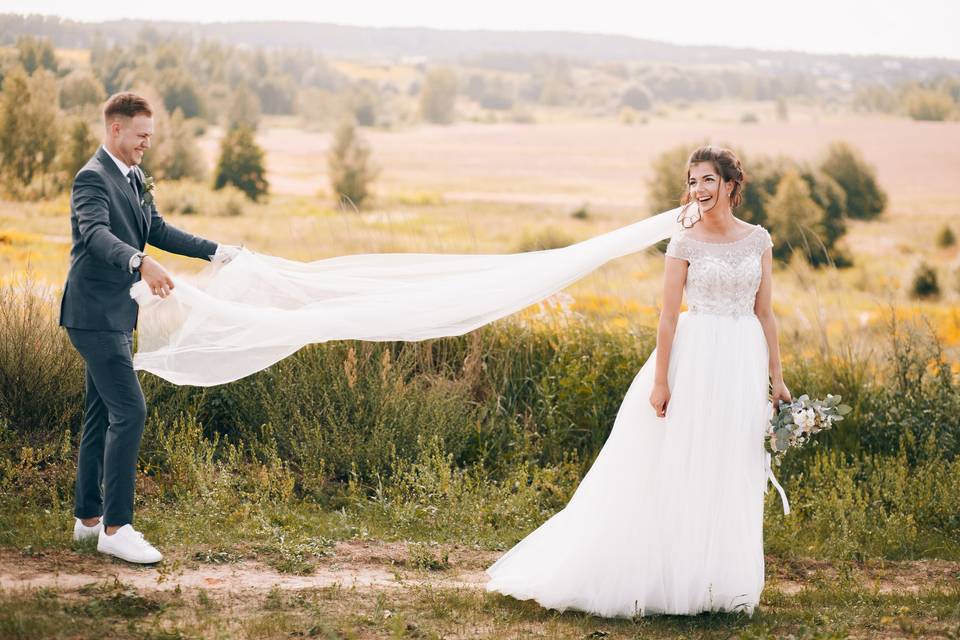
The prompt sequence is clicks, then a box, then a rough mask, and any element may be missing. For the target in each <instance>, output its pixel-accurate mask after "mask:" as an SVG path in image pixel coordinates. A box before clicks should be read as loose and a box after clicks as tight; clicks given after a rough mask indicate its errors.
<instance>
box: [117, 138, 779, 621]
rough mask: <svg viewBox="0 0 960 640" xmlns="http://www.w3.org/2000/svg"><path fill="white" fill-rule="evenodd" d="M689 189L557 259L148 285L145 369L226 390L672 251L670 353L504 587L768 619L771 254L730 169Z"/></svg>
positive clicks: (706, 173) (258, 258)
mask: <svg viewBox="0 0 960 640" xmlns="http://www.w3.org/2000/svg"><path fill="white" fill-rule="evenodd" d="M687 176H688V184H689V188H688V190H687V193H686V195H685V196H684V199H683V201H684V202H683V205H682V206H681V207H677V208H676V209H673V210H670V211H665V212H663V213H660V214H658V215H654V216H651V217H649V218H646V219H643V220H640V221H638V222H634V223H632V224H630V225H627V226H625V227H622V228H620V229H614V230H613V231H609V232H607V233H604V234H601V235H599V236H596V237H593V238H589V239H587V240H584V241H582V242H578V243H576V244H573V245H570V246H568V247H563V248H559V249H550V250H545V251H533V252H529V253H519V254H503V255H475V254H463V255H455V254H450V255H445V254H404V253H398V254H366V255H349V256H340V257H336V258H329V259H326V260H318V261H315V262H309V263H304V262H297V261H291V260H286V259H283V258H280V257H276V256H267V255H263V254H259V253H255V252H252V251H249V250H246V249H244V250H242V251H241V252H240V253H239V254H238V256H237V257H235V258H234V259H233V260H231V261H230V262H229V263H228V264H225V265H224V264H213V265H210V266H209V267H208V268H207V269H206V270H205V271H204V272H203V273H201V274H200V275H199V276H198V277H197V278H195V279H193V280H190V279H186V278H184V279H180V278H178V280H177V286H176V290H175V291H174V292H173V293H172V295H169V296H167V297H166V298H163V299H161V298H158V297H157V296H154V295H151V293H150V291H149V290H148V289H146V287H145V283H143V282H138V283H137V284H135V285H134V286H133V288H132V289H131V292H130V293H131V296H133V297H134V298H135V299H136V300H137V302H138V303H139V304H140V315H139V321H138V347H137V353H136V355H135V357H134V367H135V368H136V369H138V370H144V371H149V372H151V373H153V374H155V375H157V376H160V377H162V378H164V379H166V380H168V381H170V382H172V383H174V384H188V385H198V386H212V385H217V384H225V383H228V382H231V381H233V380H237V379H240V378H242V377H244V376H247V375H250V374H252V373H255V372H257V371H260V370H262V369H265V368H266V367H269V366H270V365H272V364H274V363H276V362H278V361H280V360H282V359H283V358H285V357H287V356H289V355H291V354H293V353H295V352H296V351H298V350H299V349H300V348H302V347H303V346H305V345H308V344H312V343H317V342H325V341H329V340H347V339H349V340H371V341H384V340H407V341H409V340H424V339H429V338H438V337H442V336H453V335H462V334H464V333H466V332H468V331H472V330H474V329H476V328H478V327H480V326H483V325H485V324H487V323H489V322H492V321H494V320H496V319H498V318H503V317H505V316H507V315H510V314H511V313H514V312H516V311H519V310H521V309H524V308H526V307H528V306H529V305H531V304H534V303H536V302H538V301H540V300H543V299H544V298H546V297H547V296H549V295H551V294H553V293H555V292H557V291H559V290H561V289H563V288H564V287H566V286H568V285H570V284H571V283H573V282H575V281H576V280H578V279H579V278H581V277H583V276H584V275H586V274H587V273H590V272H591V271H593V270H595V269H597V268H599V267H600V266H601V265H603V264H606V263H607V262H609V261H610V260H613V259H616V258H619V257H621V256H626V255H629V254H632V253H636V252H638V251H642V250H644V249H646V248H647V247H649V246H651V245H653V244H655V243H657V242H660V241H661V240H664V239H666V238H670V243H669V246H668V247H667V258H666V269H665V274H664V302H663V312H662V314H661V317H660V327H659V331H658V339H657V348H656V349H655V351H654V353H653V354H651V356H650V358H649V359H648V360H647V362H646V363H645V364H644V365H643V367H642V368H641V370H640V372H639V373H638V374H637V376H636V378H635V380H634V381H633V384H632V385H631V387H630V389H629V390H628V392H627V395H626V397H625V398H624V401H623V405H622V407H621V408H620V411H619V414H618V415H617V418H616V421H615V422H614V426H613V430H612V431H611V433H610V437H609V439H608V440H607V442H606V444H605V446H604V447H603V450H602V451H601V452H600V454H599V455H598V457H597V459H596V461H595V462H594V464H593V467H592V468H591V469H590V471H589V472H588V473H587V475H586V476H585V477H584V479H583V481H582V482H581V484H580V486H579V488H578V489H577V491H576V493H575V494H574V496H573V498H572V499H571V500H570V503H569V504H568V505H567V506H566V508H564V509H563V510H562V511H560V512H559V513H557V514H556V515H555V516H553V517H552V518H551V519H550V520H548V521H547V522H546V523H544V524H543V525H542V526H541V527H540V528H538V529H537V530H536V531H534V532H533V533H531V534H530V535H529V536H527V537H526V538H525V539H524V540H522V541H521V542H520V543H519V544H517V545H516V546H515V547H514V548H513V549H511V550H510V551H509V552H507V553H506V554H505V555H504V556H503V557H502V558H501V559H500V560H499V561H498V562H496V563H495V564H494V565H493V566H491V567H490V568H489V569H488V572H489V574H490V578H491V579H490V581H489V583H488V584H487V588H488V589H489V590H491V591H498V592H500V593H503V594H507V595H511V596H514V597H517V598H533V599H536V600H537V601H538V602H540V603H541V604H542V605H544V606H546V607H553V608H557V609H565V608H576V609H581V610H584V611H588V612H592V613H596V614H599V615H603V616H634V615H645V614H650V613H691V614H692V613H697V612H700V611H711V610H743V611H747V612H750V613H752V611H753V609H754V607H756V605H757V603H758V601H759V598H760V591H761V590H762V588H763V576H764V562H763V529H762V527H763V492H764V490H765V485H766V481H767V480H768V479H769V480H771V481H772V482H773V483H774V486H775V487H776V488H777V490H778V491H780V492H781V493H780V495H781V498H783V500H784V511H785V512H787V511H788V505H787V502H786V497H785V496H784V494H783V493H782V489H781V488H780V486H779V485H778V484H777V483H776V479H775V478H774V477H773V473H772V472H771V470H770V467H769V458H768V457H767V456H766V454H765V451H764V448H763V433H764V428H765V425H766V421H767V418H768V417H769V416H770V415H771V413H772V405H771V402H770V401H768V399H767V387H768V384H771V386H772V398H771V399H772V401H774V402H775V401H777V400H780V399H783V400H789V399H790V392H789V391H788V390H787V388H786V386H784V384H783V377H782V375H781V371H780V353H779V348H778V346H777V331H776V322H775V320H774V317H773V313H772V311H771V305H770V297H771V269H772V266H771V264H772V263H771V260H772V257H771V251H770V247H771V246H772V242H771V240H770V235H769V234H768V233H767V231H766V230H765V229H763V228H762V227H760V226H759V225H750V224H747V223H745V222H743V221H741V220H738V219H737V218H736V217H734V215H733V209H734V207H736V206H737V204H739V202H740V200H741V197H742V189H743V184H744V175H743V171H742V169H741V168H740V163H739V161H738V160H737V159H736V157H735V156H734V155H733V153H731V152H730V151H729V150H726V149H718V148H714V147H704V148H701V149H697V150H696V151H695V152H694V153H693V155H692V156H691V157H690V159H689V162H688V169H687ZM696 210H699V211H700V212H701V214H700V215H699V216H696V219H694V217H692V216H687V215H685V213H686V212H687V211H696ZM678 214H679V217H678ZM684 288H686V291H687V304H688V306H689V311H686V312H684V313H678V308H679V305H680V299H681V295H682V290H683V289H684ZM768 374H769V378H768Z"/></svg>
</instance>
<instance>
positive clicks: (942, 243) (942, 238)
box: [937, 224, 957, 249]
mask: <svg viewBox="0 0 960 640" xmlns="http://www.w3.org/2000/svg"><path fill="white" fill-rule="evenodd" d="M955 244H957V236H956V234H955V233H954V232H953V229H951V228H950V225H948V224H945V225H943V228H942V229H940V231H939V232H938V233H937V246H938V247H940V248H941V249H946V248H948V247H952V246H953V245H955Z"/></svg>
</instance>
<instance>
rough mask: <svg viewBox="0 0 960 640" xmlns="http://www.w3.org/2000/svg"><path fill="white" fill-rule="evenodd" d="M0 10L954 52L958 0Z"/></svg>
mask: <svg viewBox="0 0 960 640" xmlns="http://www.w3.org/2000/svg"><path fill="white" fill-rule="evenodd" d="M0 13H39V14H46V15H57V16H62V17H65V18H70V19H73V20H80V21H84V22H100V21H104V20H117V19H122V18H136V19H145V20H176V21H185V22H224V21H244V22H249V21H261V20H291V21H302V22H329V23H336V24H347V25H357V26H371V27H433V28H437V29H493V30H507V31H512V30H517V31H577V32H589V33H611V34H621V35H630V36H636V37H639V38H647V39H652V40H660V41H664V42H671V43H675V44H691V45H695V44H705V45H720V46H733V47H747V48H758V49H778V50H793V51H808V52H814V53H850V54H886V55H897V56H908V57H926V56H935V57H945V58H953V59H960V37H958V34H957V29H958V24H960V2H957V1H956V0H909V1H907V0H899V1H896V2H894V1H890V0H876V1H874V2H863V1H862V0H861V1H856V0H803V1H802V2H798V1H794V2H783V1H781V0H765V1H761V0H728V1H723V0H713V1H707V0H661V1H660V2H647V1H645V0H618V1H615V0H590V1H589V2H584V1H583V0H581V1H579V2H570V1H568V0H554V1H552V2H549V1H545V0H527V1H524V0H483V1H481V2H469V3H468V2H456V1H455V0H339V1H337V2H329V1H328V0H314V2H309V1H308V0H270V1H269V2H259V3H243V2H236V0H232V1H231V2H229V3H227V2H216V1H213V2H196V0H193V1H185V0H163V1H162V2H125V3H121V2H99V1H96V0H87V1H84V2H80V1H78V0H70V1H59V0H29V1H19V0H0Z"/></svg>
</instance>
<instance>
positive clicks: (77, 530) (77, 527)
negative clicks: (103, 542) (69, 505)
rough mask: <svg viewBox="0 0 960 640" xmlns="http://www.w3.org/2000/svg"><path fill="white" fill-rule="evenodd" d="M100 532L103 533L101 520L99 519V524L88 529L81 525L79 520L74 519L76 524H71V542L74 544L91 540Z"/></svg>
mask: <svg viewBox="0 0 960 640" xmlns="http://www.w3.org/2000/svg"><path fill="white" fill-rule="evenodd" d="M101 531H103V518H100V522H98V523H97V524H95V525H93V526H92V527H88V526H87V525H85V524H83V522H82V521H81V520H80V518H76V522H75V523H74V524H73V540H74V541H75V542H83V541H84V540H92V539H94V538H96V537H97V536H99V535H100V532H101Z"/></svg>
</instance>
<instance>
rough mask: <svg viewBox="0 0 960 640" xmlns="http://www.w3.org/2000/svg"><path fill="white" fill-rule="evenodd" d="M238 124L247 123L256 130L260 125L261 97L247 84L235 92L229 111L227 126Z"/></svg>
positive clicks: (230, 127) (231, 98) (231, 126)
mask: <svg viewBox="0 0 960 640" xmlns="http://www.w3.org/2000/svg"><path fill="white" fill-rule="evenodd" d="M238 125H246V126H248V127H250V128H252V129H254V130H256V129H257V127H259V126H260V98H258V97H257V94H255V93H254V92H253V91H251V90H250V89H249V87H247V85H245V84H242V85H240V86H239V87H237V89H236V91H234V92H233V95H232V96H231V97H230V109H229V110H228V111H227V128H228V129H232V128H233V127H236V126H238Z"/></svg>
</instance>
